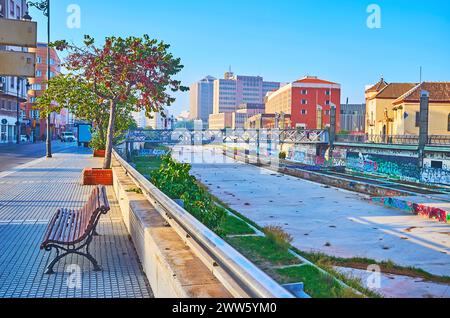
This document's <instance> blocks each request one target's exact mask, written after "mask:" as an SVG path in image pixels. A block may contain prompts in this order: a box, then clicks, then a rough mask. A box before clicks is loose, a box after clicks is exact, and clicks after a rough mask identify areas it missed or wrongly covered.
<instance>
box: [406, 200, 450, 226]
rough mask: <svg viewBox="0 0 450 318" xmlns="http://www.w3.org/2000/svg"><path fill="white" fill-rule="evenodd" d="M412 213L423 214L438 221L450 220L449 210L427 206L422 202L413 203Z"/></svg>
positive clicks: (446, 221)
mask: <svg viewBox="0 0 450 318" xmlns="http://www.w3.org/2000/svg"><path fill="white" fill-rule="evenodd" d="M413 209H414V213H415V214H416V215H420V216H424V217H427V218H429V219H434V220H438V221H439V222H444V223H449V222H450V211H449V212H448V211H445V210H442V209H440V208H435V207H432V206H427V205H423V204H414V207H413Z"/></svg>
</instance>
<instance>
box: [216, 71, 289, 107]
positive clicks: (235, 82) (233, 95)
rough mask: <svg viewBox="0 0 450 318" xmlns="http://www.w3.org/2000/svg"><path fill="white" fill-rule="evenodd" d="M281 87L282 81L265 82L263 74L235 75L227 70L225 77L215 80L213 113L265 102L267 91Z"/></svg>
mask: <svg viewBox="0 0 450 318" xmlns="http://www.w3.org/2000/svg"><path fill="white" fill-rule="evenodd" d="M279 88H280V83H277V82H265V81H264V79H263V78H262V77H261V76H243V75H237V76H235V75H234V74H233V73H231V72H227V73H225V76H224V78H223V79H217V80H215V81H214V107H213V113H214V114H219V113H226V112H230V113H232V112H234V111H236V107H237V106H238V105H241V104H244V103H252V104H261V103H264V98H265V96H266V94H267V92H269V91H274V90H277V89H279Z"/></svg>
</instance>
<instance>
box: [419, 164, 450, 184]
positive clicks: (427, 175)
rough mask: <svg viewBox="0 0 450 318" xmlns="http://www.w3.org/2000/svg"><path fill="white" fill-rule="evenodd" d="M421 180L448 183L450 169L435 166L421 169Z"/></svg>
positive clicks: (449, 181) (449, 180)
mask: <svg viewBox="0 0 450 318" xmlns="http://www.w3.org/2000/svg"><path fill="white" fill-rule="evenodd" d="M421 181H422V182H425V183H439V184H447V185H450V171H448V170H443V169H435V168H424V169H422V178H421Z"/></svg>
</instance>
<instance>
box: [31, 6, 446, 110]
mask: <svg viewBox="0 0 450 318" xmlns="http://www.w3.org/2000/svg"><path fill="white" fill-rule="evenodd" d="M51 2H52V4H51V6H52V15H53V16H52V37H53V40H55V39H66V40H69V41H74V42H76V43H81V39H82V37H83V35H84V34H90V35H92V36H94V37H95V38H97V39H98V40H103V38H104V37H105V36H108V35H116V36H127V35H135V36H140V35H142V34H144V33H147V34H149V35H150V36H152V37H155V38H157V39H162V40H164V41H166V42H167V43H169V44H171V45H172V47H171V51H172V52H173V54H174V55H175V56H178V57H180V58H181V59H182V63H183V64H184V65H185V68H184V70H183V71H182V72H181V74H180V75H179V79H180V80H182V82H183V84H184V85H186V86H189V85H190V84H191V83H193V82H195V81H197V80H199V79H201V78H203V77H204V76H206V75H212V76H215V77H222V76H223V73H224V72H225V71H226V70H227V69H228V68H229V66H230V65H231V67H232V70H233V71H234V72H235V73H237V74H241V75H261V76H263V77H264V78H265V79H266V80H270V81H280V82H291V81H293V80H296V79H298V78H301V77H303V76H304V75H306V74H308V75H316V76H319V77H321V78H324V79H327V80H331V81H335V82H338V83H340V84H342V100H343V101H345V99H346V98H347V97H349V100H350V103H361V102H364V87H365V86H366V85H368V84H371V83H375V82H376V81H377V80H378V79H379V78H380V76H381V75H382V74H383V75H384V78H385V79H386V80H387V81H388V82H402V81H403V82H418V81H419V67H420V66H422V67H423V80H426V81H450V1H448V0H428V1H419V0H371V1H364V0H341V1H339V0H314V1H312V0H309V1H306V0H170V1H166V0H164V1H162V0H127V1H116V0H95V1H94V0H76V1H75V0H52V1H51ZM70 4H77V5H78V6H79V7H80V9H81V28H80V29H70V28H68V27H67V23H66V22H67V18H68V17H69V15H70V13H67V8H68V6H69V5H70ZM370 4H377V5H378V6H379V7H380V9H381V28H379V29H370V28H368V27H367V23H366V21H367V18H368V16H369V15H370V14H369V13H367V12H366V10H367V7H368V5H370ZM30 14H31V15H32V16H33V18H34V19H35V20H37V21H38V23H39V40H40V41H46V32H45V31H46V30H45V27H46V24H45V23H46V20H45V19H44V18H43V17H42V16H41V14H40V13H39V12H38V11H36V10H35V9H34V8H33V9H31V10H30ZM188 109H189V93H183V94H178V95H177V101H176V103H175V104H174V105H173V107H172V113H174V114H175V115H178V114H179V113H180V112H181V111H182V110H188Z"/></svg>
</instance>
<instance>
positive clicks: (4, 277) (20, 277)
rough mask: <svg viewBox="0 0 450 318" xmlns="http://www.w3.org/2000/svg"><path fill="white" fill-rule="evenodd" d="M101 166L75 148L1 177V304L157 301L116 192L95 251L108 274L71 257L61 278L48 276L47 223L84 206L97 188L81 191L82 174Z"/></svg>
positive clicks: (62, 265)
mask: <svg viewBox="0 0 450 318" xmlns="http://www.w3.org/2000/svg"><path fill="white" fill-rule="evenodd" d="M100 164H101V161H100V160H99V159H95V158H92V156H91V155H89V154H88V152H87V151H85V150H79V149H77V148H75V147H74V148H73V149H69V150H66V151H64V153H58V154H55V156H54V158H53V159H51V160H36V161H34V162H32V163H31V164H27V165H26V166H23V167H21V169H16V170H15V171H9V172H4V173H1V174H0V298H36V297H37V298H42V297H45V298H74V297H76V298H119V297H120V298H142V297H143V298H148V297H152V292H151V289H150V287H149V284H148V281H147V279H146V277H145V275H144V273H143V272H142V269H141V266H140V264H139V260H138V257H137V254H136V251H135V250H134V246H133V244H132V242H131V241H130V240H129V238H128V233H127V230H126V228H125V225H124V224H123V222H122V218H121V216H120V211H119V207H118V204H117V202H116V199H115V196H114V193H113V190H112V189H111V188H110V189H108V194H109V199H110V203H111V206H112V211H111V212H110V213H109V214H108V215H106V216H103V217H102V219H101V221H100V224H99V228H98V232H99V233H100V236H99V237H95V238H94V241H93V243H92V245H91V253H92V254H93V255H94V257H95V258H96V259H97V260H98V261H99V264H100V265H101V266H102V268H103V271H102V272H93V271H92V266H91V264H90V263H89V262H88V261H87V260H85V259H84V258H82V257H79V256H69V257H67V258H66V259H63V260H62V261H61V262H60V263H59V264H58V265H57V266H55V271H56V272H57V273H56V275H51V276H48V275H45V274H44V270H45V267H46V265H47V263H48V262H49V261H50V260H51V259H52V257H54V255H55V254H54V253H55V252H54V251H52V252H51V253H49V252H44V251H41V250H39V245H40V243H41V240H42V237H43V235H44V231H45V229H46V226H47V223H48V222H49V220H50V218H51V217H52V215H53V214H54V213H55V211H56V210H57V209H58V208H60V207H67V208H77V207H80V206H82V205H83V203H84V201H85V200H86V198H87V197H88V195H89V193H90V191H91V189H92V188H91V187H83V186H81V184H80V178H81V171H82V169H83V168H84V167H97V166H100ZM77 266H79V267H77ZM78 269H79V271H78ZM73 270H75V271H73ZM78 278H80V279H78ZM79 282H81V284H80V283H79Z"/></svg>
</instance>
